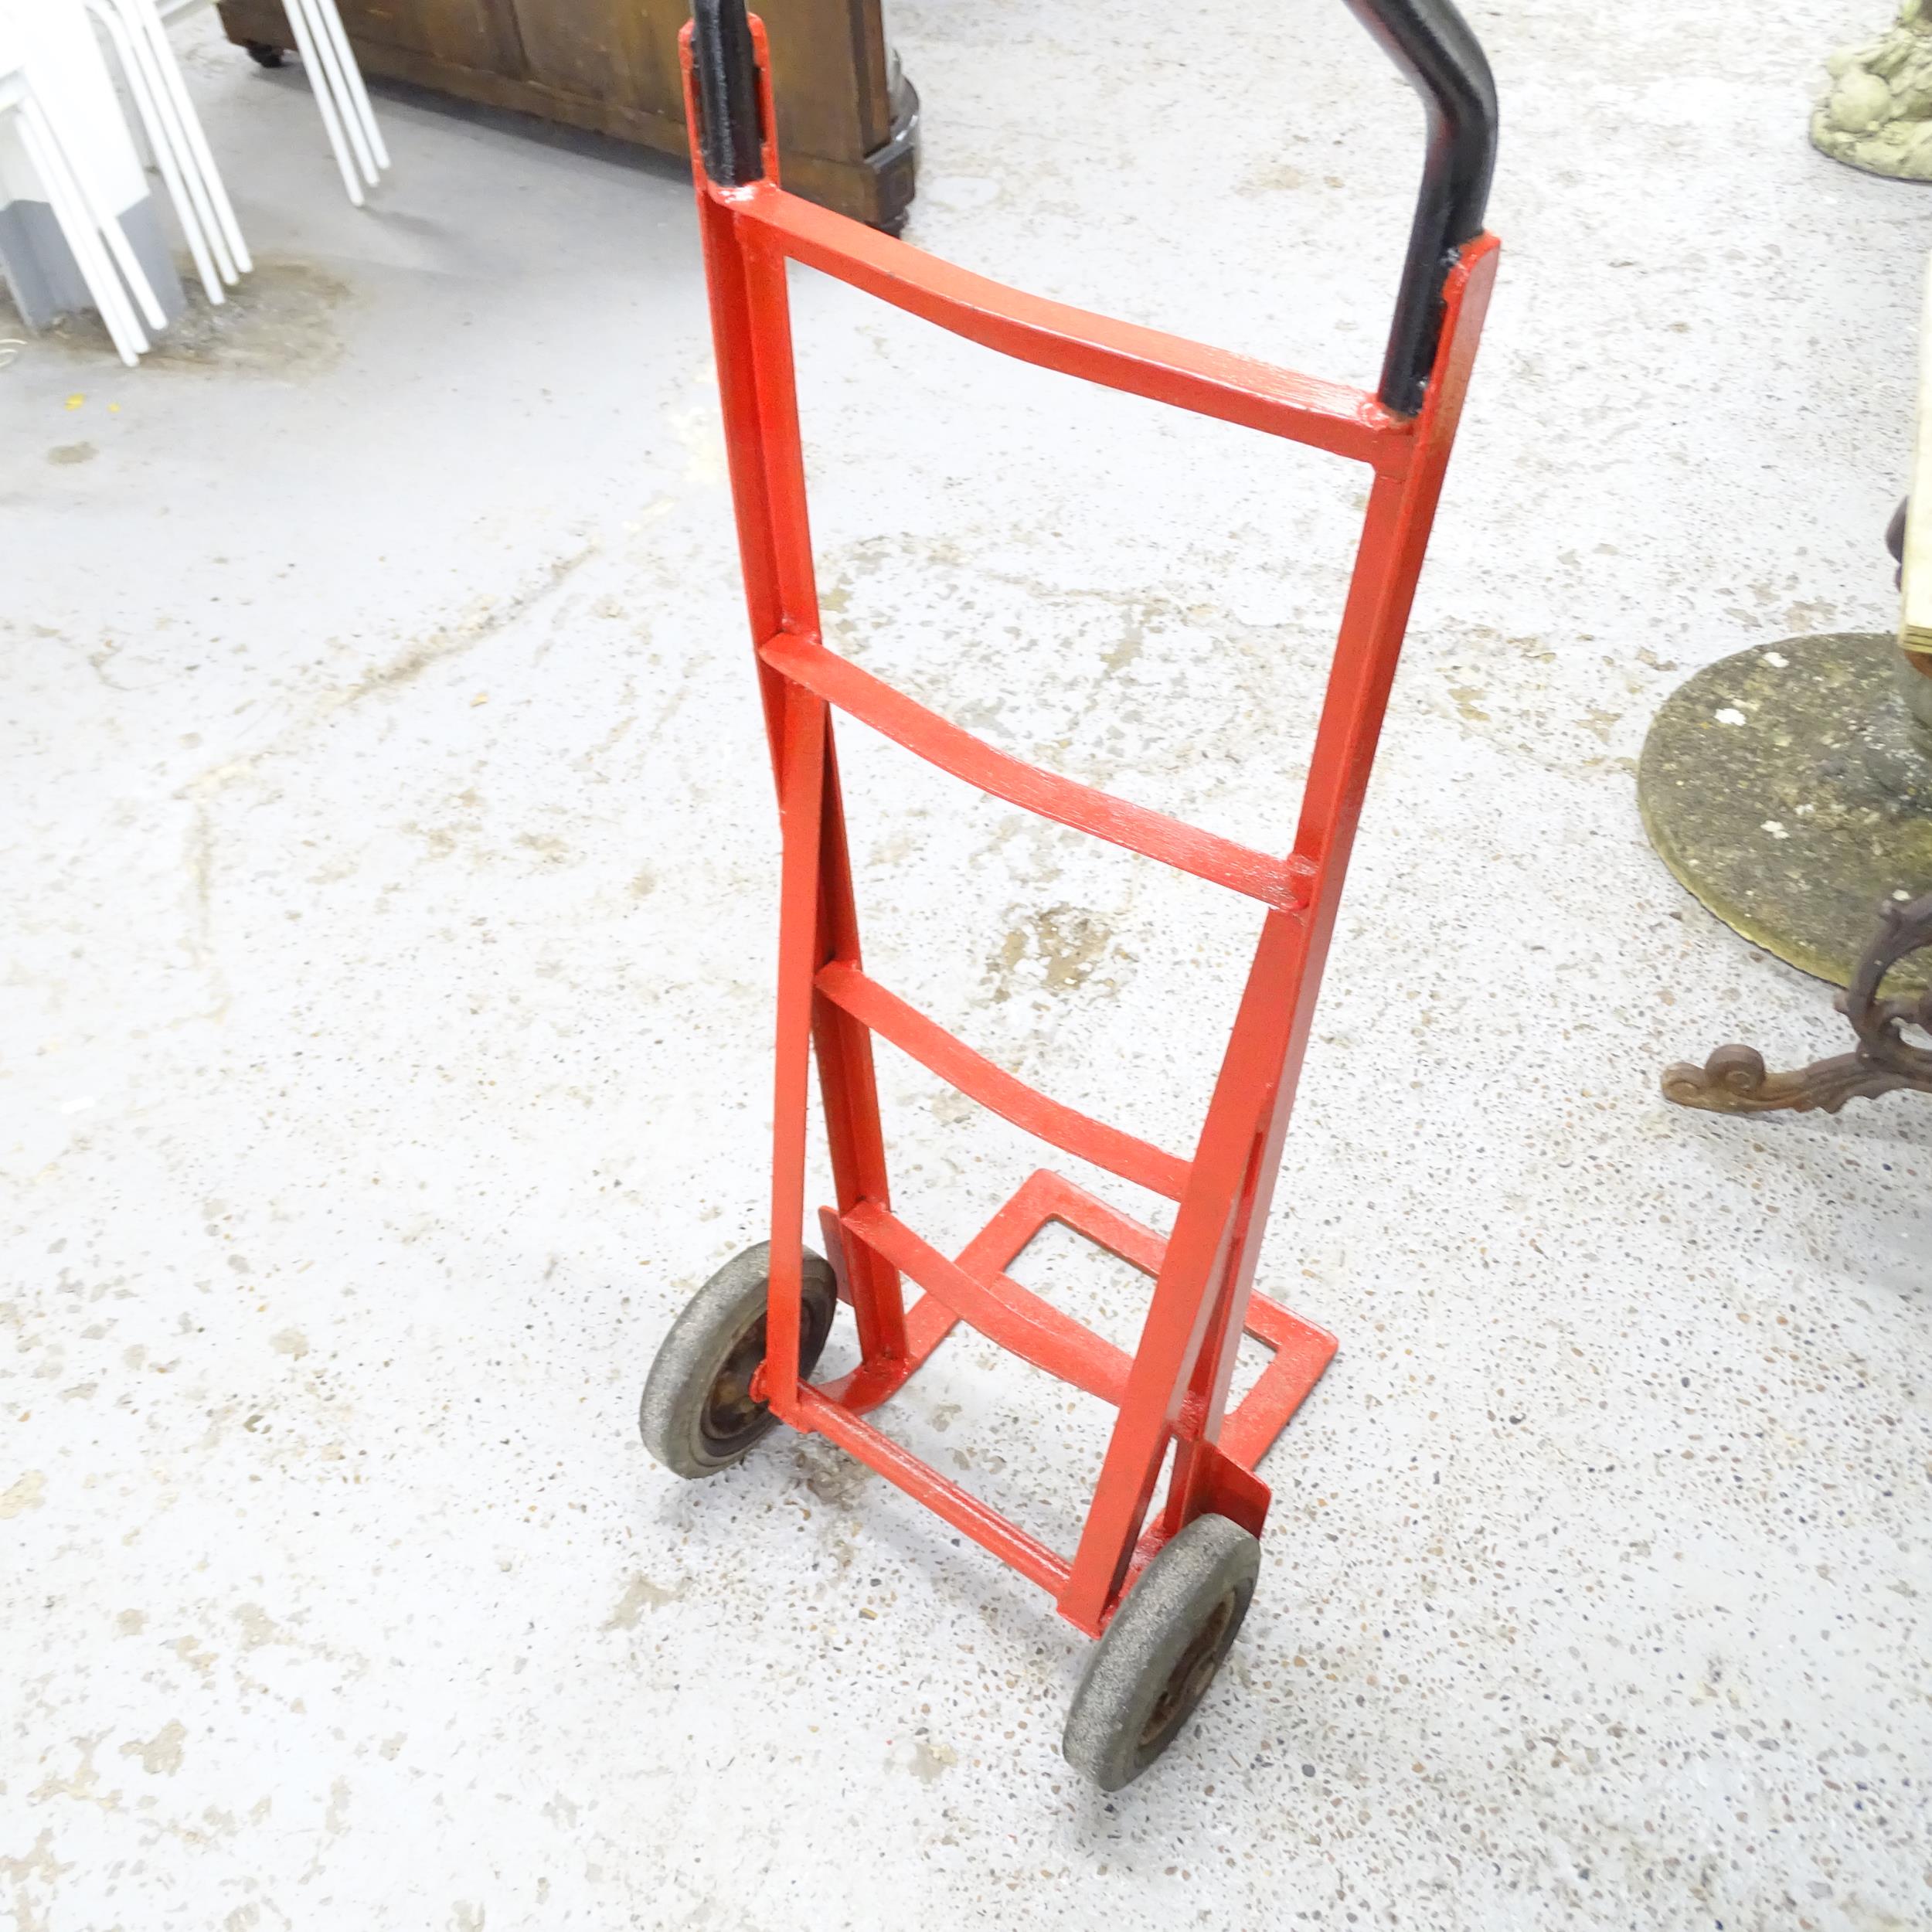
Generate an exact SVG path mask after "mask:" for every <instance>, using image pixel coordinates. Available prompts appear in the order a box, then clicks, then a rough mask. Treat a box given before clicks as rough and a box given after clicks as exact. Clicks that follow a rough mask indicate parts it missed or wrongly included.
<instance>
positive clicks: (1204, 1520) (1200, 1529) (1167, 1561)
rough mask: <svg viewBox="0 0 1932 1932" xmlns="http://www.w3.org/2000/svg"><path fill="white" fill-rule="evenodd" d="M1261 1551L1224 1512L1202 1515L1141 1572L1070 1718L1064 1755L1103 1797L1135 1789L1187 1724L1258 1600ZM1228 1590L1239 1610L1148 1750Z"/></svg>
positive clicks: (1099, 1647)
mask: <svg viewBox="0 0 1932 1932" xmlns="http://www.w3.org/2000/svg"><path fill="white" fill-rule="evenodd" d="M1260 1566H1261V1546H1260V1544H1259V1543H1257V1541H1256V1540H1255V1539H1254V1538H1253V1536H1250V1535H1249V1533H1248V1532H1247V1531H1246V1530H1245V1529H1243V1528H1241V1526H1240V1525H1239V1524H1238V1523H1235V1522H1230V1521H1229V1519H1227V1518H1226V1517H1225V1516H1216V1515H1205V1516H1197V1517H1196V1519H1194V1521H1193V1522H1191V1523H1189V1525H1188V1526H1187V1527H1186V1528H1185V1529H1183V1530H1182V1532H1181V1533H1180V1534H1179V1536H1176V1537H1175V1538H1174V1539H1173V1540H1172V1542H1170V1543H1168V1544H1167V1545H1166V1546H1165V1547H1164V1548H1163V1549H1162V1550H1161V1551H1160V1552H1159V1553H1158V1555H1157V1556H1155V1559H1154V1560H1153V1561H1152V1562H1151V1563H1149V1564H1148V1566H1147V1568H1146V1569H1145V1570H1144V1571H1143V1572H1142V1573H1141V1578H1140V1580H1139V1582H1138V1583H1136V1584H1135V1585H1134V1588H1133V1589H1132V1590H1131V1591H1130V1592H1129V1593H1128V1598H1127V1600H1126V1602H1124V1604H1121V1607H1120V1608H1119V1609H1118V1610H1117V1611H1115V1612H1114V1621H1112V1622H1111V1624H1108V1625H1107V1629H1106V1631H1104V1633H1103V1634H1102V1635H1101V1638H1100V1641H1099V1642H1098V1643H1097V1644H1096V1645H1094V1653H1093V1655H1092V1656H1091V1657H1090V1658H1089V1659H1088V1660H1087V1669H1086V1672H1085V1673H1084V1674H1083V1675H1082V1677H1081V1679H1080V1688H1079V1689H1077V1691H1076V1692H1074V1693H1073V1704H1072V1706H1071V1707H1070V1709H1069V1710H1068V1712H1067V1714H1066V1731H1065V1732H1064V1733H1063V1736H1062V1737H1061V1740H1060V1749H1061V1750H1062V1752H1063V1753H1064V1755H1065V1757H1066V1761H1067V1762H1068V1763H1069V1764H1071V1765H1072V1766H1073V1768H1074V1769H1075V1770H1077V1771H1079V1772H1081V1773H1082V1774H1083V1775H1085V1776H1086V1777H1090V1778H1091V1779H1092V1780H1093V1781H1094V1783H1095V1784H1097V1785H1098V1786H1099V1787H1100V1789H1101V1790H1102V1791H1118V1790H1120V1789H1121V1787H1122V1786H1123V1785H1124V1784H1131V1783H1132V1782H1133V1781H1134V1779H1135V1778H1137V1777H1139V1776H1140V1774H1141V1772H1143V1771H1144V1770H1146V1769H1147V1768H1148V1766H1149V1765H1150V1764H1152V1763H1153V1762H1154V1760H1155V1759H1156V1758H1157V1757H1159V1756H1160V1755H1161V1753H1162V1752H1163V1751H1164V1750H1166V1749H1167V1747H1168V1745H1169V1744H1170V1743H1172V1742H1173V1740H1174V1739H1175V1737H1177V1736H1179V1734H1180V1733H1181V1732H1182V1731H1183V1730H1185V1729H1186V1727H1187V1725H1188V1723H1189V1719H1191V1718H1192V1716H1193V1713H1194V1712H1195V1710H1196V1709H1198V1708H1199V1704H1200V1701H1201V1699H1202V1697H1203V1696H1206V1691H1207V1689H1208V1688H1209V1686H1210V1685H1211V1684H1212V1682H1213V1674H1214V1673H1218V1672H1219V1668H1220V1665H1221V1663H1222V1662H1223V1660H1224V1659H1225V1658H1226V1655H1227V1653H1228V1651H1229V1650H1230V1648H1231V1647H1232V1646H1233V1642H1234V1639H1235V1636H1236V1633H1237V1632H1238V1631H1240V1628H1241V1623H1242V1620H1243V1618H1244V1617H1246V1616H1247V1611H1248V1605H1249V1604H1250V1602H1251V1601H1252V1600H1253V1596H1254V1585H1255V1580H1256V1578H1257V1577H1258V1576H1259V1575H1260ZM1230 1590H1231V1591H1232V1592H1233V1611H1232V1614H1231V1615H1230V1618H1229V1621H1228V1622H1227V1624H1226V1629H1225V1631H1224V1632H1223V1634H1222V1635H1221V1636H1220V1638H1219V1642H1218V1645H1217V1647H1216V1655H1215V1657H1214V1662H1213V1672H1211V1673H1210V1675H1209V1678H1208V1679H1207V1681H1206V1682H1205V1683H1203V1684H1202V1687H1201V1689H1200V1690H1199V1692H1197V1693H1196V1696H1195V1698H1194V1699H1193V1700H1192V1702H1189V1704H1188V1706H1187V1707H1186V1708H1185V1709H1183V1710H1182V1711H1181V1712H1180V1713H1179V1715H1178V1716H1177V1717H1175V1719H1173V1720H1172V1723H1170V1724H1168V1726H1167V1727H1166V1728H1165V1734H1164V1735H1162V1736H1159V1737H1158V1738H1157V1739H1156V1740H1154V1742H1153V1743H1152V1745H1151V1748H1148V1747H1147V1746H1146V1743H1145V1740H1144V1736H1143V1733H1144V1732H1145V1730H1146V1728H1147V1726H1148V1724H1149V1723H1150V1722H1151V1719H1152V1716H1153V1714H1154V1712H1155V1706H1156V1705H1157V1703H1158V1702H1159V1700H1160V1698H1161V1694H1162V1689H1163V1688H1164V1687H1165V1685H1167V1683H1168V1679H1169V1678H1170V1677H1171V1676H1172V1675H1173V1674H1174V1673H1175V1670H1176V1668H1177V1667H1178V1666H1179V1664H1180V1662H1182V1658H1184V1657H1185V1654H1186V1652H1187V1651H1188V1648H1189V1645H1190V1644H1191V1642H1192V1640H1193V1638H1194V1637H1195V1635H1196V1633H1197V1632H1198V1631H1200V1630H1201V1629H1202V1627H1203V1625H1204V1624H1206V1622H1207V1621H1209V1619H1210V1618H1212V1617H1213V1616H1214V1615H1215V1614H1216V1611H1217V1609H1218V1607H1219V1605H1220V1604H1222V1602H1223V1600H1224V1599H1226V1597H1227V1596H1228V1594H1229V1593H1230Z"/></svg>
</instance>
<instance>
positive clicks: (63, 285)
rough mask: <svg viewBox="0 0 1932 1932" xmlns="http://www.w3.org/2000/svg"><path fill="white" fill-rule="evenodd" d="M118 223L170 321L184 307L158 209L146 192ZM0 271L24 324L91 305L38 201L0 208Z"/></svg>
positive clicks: (43, 323)
mask: <svg viewBox="0 0 1932 1932" xmlns="http://www.w3.org/2000/svg"><path fill="white" fill-rule="evenodd" d="M121 228H122V230H123V231H124V233H126V235H127V237H128V247H131V249H132V250H134V259H135V260H137V261H138V262H139V263H140V264H141V269H142V270H143V272H144V273H145V274H146V276H147V277H148V281H150V282H151V283H152V284H154V291H155V300H156V301H158V302H159V303H160V304H161V307H162V313H163V314H164V315H165V316H166V317H167V318H168V320H169V321H171V322H172V321H175V319H176V318H178V317H179V316H180V315H182V313H183V312H184V311H185V310H186V308H187V307H188V297H187V294H186V292H185V291H184V290H183V289H182V285H181V277H180V276H179V275H178V274H176V273H175V263H174V257H173V256H172V253H170V252H169V250H168V237H167V234H166V233H165V230H163V229H162V225H161V212H160V210H159V209H158V208H156V206H155V202H154V199H153V197H152V196H148V197H146V198H145V199H142V200H141V201H138V202H136V203H135V204H134V206H133V207H131V208H130V209H126V210H124V212H123V213H122V215H121ZM0 273H4V274H5V277H6V281H7V286H8V287H9V289H10V290H12V293H13V300H14V306H15V308H18V309H19V311H20V318H21V320H22V321H24V322H25V323H26V325H27V326H28V328H35V329H39V328H46V327H47V326H48V325H49V324H50V323H52V322H53V321H57V320H58V319H59V318H60V317H61V316H63V315H71V314H72V313H73V311H75V310H77V309H84V308H92V307H93V306H94V304H93V302H92V301H91V300H90V298H89V297H88V294H87V284H86V283H85V282H84V281H82V280H81V279H80V268H79V267H78V266H77V264H76V263H75V260H74V258H73V255H72V253H70V251H69V250H68V247H67V244H66V241H65V240H64V239H63V237H62V235H61V233H60V223H58V222H57V221H56V220H55V219H54V214H53V209H51V208H50V207H49V206H48V205H47V204H46V202H44V201H15V202H9V203H8V204H7V206H5V208H0Z"/></svg>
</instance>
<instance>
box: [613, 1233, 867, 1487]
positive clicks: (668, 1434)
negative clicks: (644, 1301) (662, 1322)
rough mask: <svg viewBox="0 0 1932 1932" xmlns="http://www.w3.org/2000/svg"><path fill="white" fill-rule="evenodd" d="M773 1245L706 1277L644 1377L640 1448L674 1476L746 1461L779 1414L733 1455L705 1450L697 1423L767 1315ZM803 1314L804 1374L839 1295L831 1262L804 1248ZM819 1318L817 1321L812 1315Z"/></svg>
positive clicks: (751, 1250) (749, 1251) (709, 1472)
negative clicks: (723, 1372) (727, 1367)
mask: <svg viewBox="0 0 1932 1932" xmlns="http://www.w3.org/2000/svg"><path fill="white" fill-rule="evenodd" d="M770 1249H771V1243H770V1242H768V1241H760V1242H758V1243H756V1244H755V1245H754V1246H753V1247H748V1248H746V1249H743V1250H741V1251H740V1253H736V1254H734V1255H733V1257H731V1259H730V1260H729V1261H727V1262H726V1263H725V1264H724V1266H723V1267H721V1268H719V1270H718V1271H717V1272H716V1274H714V1275H713V1276H712V1277H711V1278H710V1280H709V1281H707V1282H706V1284H704V1286H703V1287H701V1288H700V1289H699V1291H698V1292H697V1293H696V1294H695V1295H693V1296H692V1298H691V1299H690V1301H688V1302H687V1303H686V1304H685V1308H684V1311H683V1312H682V1314H681V1315H679V1317H678V1318H677V1320H676V1321H674V1322H672V1325H671V1328H670V1332H668V1334H667V1335H665V1338H664V1340H663V1342H662V1344H661V1345H660V1346H659V1348H658V1353H657V1358H656V1359H655V1361H653V1362H652V1363H651V1372H650V1374H649V1375H648V1376H647V1377H646V1378H645V1385H644V1399H643V1400H642V1401H641V1403H639V1404H638V1432H639V1433H640V1434H641V1435H642V1436H643V1437H644V1446H645V1447H646V1448H647V1449H648V1450H649V1451H651V1454H652V1455H654V1456H655V1458H657V1459H658V1461H659V1462H661V1463H662V1464H664V1466H665V1468H667V1469H668V1470H669V1471H672V1474H673V1475H679V1476H685V1477H688V1478H693V1479H695V1478H699V1477H702V1476H713V1475H716V1474H717V1473H718V1471H719V1470H721V1469H728V1468H730V1467H731V1466H732V1464H734V1463H736V1462H739V1461H743V1458H744V1457H745V1455H746V1454H747V1453H748V1452H749V1451H750V1449H751V1447H752V1446H753V1443H754V1442H756V1441H757V1439H758V1437H762V1436H764V1434H767V1432H768V1431H769V1430H770V1428H771V1427H772V1425H773V1424H774V1423H775V1422H776V1421H777V1417H776V1416H774V1415H772V1414H771V1413H770V1411H769V1410H767V1412H766V1416H765V1419H764V1422H763V1423H762V1424H761V1425H760V1427H759V1428H758V1430H757V1434H755V1435H753V1436H752V1437H750V1438H748V1439H747V1440H745V1441H744V1442H743V1444H742V1445H741V1446H740V1447H739V1448H738V1449H737V1450H736V1452H735V1453H733V1454H730V1455H728V1456H723V1457H720V1456H718V1455H716V1454H713V1453H708V1451H707V1447H706V1438H705V1436H704V1433H703V1430H702V1417H703V1415H704V1411H705V1405H706V1402H707V1400H709V1396H710V1393H711V1390H712V1387H713V1384H714V1383H716V1379H717V1377H718V1375H719V1370H720V1369H721V1367H722V1366H723V1364H724V1362H725V1361H726V1358H727V1357H728V1356H729V1355H730V1353H731V1352H732V1350H733V1348H734V1347H735V1346H736V1345H737V1343H738V1342H740V1339H742V1338H743V1336H744V1335H745V1334H746V1333H747V1332H748V1331H749V1329H750V1328H751V1327H752V1325H753V1324H754V1323H756V1322H757V1321H761V1320H762V1319H763V1318H764V1313H765V1298H766V1292H767V1283H768V1281H769V1278H770ZM804 1291H805V1304H806V1308H805V1312H806V1316H807V1320H806V1322H805V1327H804V1335H802V1337H801V1342H802V1348H801V1355H800V1359H799V1365H798V1366H799V1369H800V1372H801V1374H804V1375H809V1374H810V1373H811V1371H812V1369H814V1368H815V1366H817V1365H818V1356H819V1354H820V1352H821V1351H822V1350H823V1349H824V1347H825V1340H826V1338H827V1336H828V1335H829V1334H830V1332H831V1329H832V1315H833V1313H834V1311H835V1308H836V1304H837V1302H838V1282H837V1281H836V1279H835V1277H834V1276H833V1274H832V1268H831V1266H830V1264H828V1262H826V1260H825V1259H824V1257H822V1256H820V1255H817V1254H815V1253H813V1252H812V1251H811V1249H809V1248H808V1249H806V1250H805V1264H804ZM815 1311H816V1313H817V1315H818V1317H819V1319H818V1321H817V1322H816V1324H815V1323H814V1321H813V1320H812V1316H813V1315H814V1313H815Z"/></svg>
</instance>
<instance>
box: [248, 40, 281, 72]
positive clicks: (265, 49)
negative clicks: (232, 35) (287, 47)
mask: <svg viewBox="0 0 1932 1932" xmlns="http://www.w3.org/2000/svg"><path fill="white" fill-rule="evenodd" d="M245 44H246V46H247V49H248V57H249V59H250V60H252V61H253V62H254V63H255V65H256V66H258V67H279V66H281V64H282V63H283V62H284V60H287V57H288V56H287V55H286V54H285V53H283V51H282V50H281V48H280V47H271V46H270V45H269V44H268V43H267V41H266V40H250V41H248V42H247V43H245Z"/></svg>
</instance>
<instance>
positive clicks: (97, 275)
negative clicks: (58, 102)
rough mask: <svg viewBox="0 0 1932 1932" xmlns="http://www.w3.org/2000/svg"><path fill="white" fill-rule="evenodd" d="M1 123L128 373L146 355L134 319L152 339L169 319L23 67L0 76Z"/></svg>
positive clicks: (115, 218)
mask: <svg viewBox="0 0 1932 1932" xmlns="http://www.w3.org/2000/svg"><path fill="white" fill-rule="evenodd" d="M0 120H5V121H9V122H10V123H11V124H12V127H13V128H14V130H15V132H16V133H17V134H19V138H20V146H21V148H22V151H23V152H24V153H25V155H26V158H27V164H28V165H29V167H31V168H32V170H33V172H35V174H36V175H38V176H39V179H40V185H41V187H42V188H43V189H44V190H45V191H46V197H47V205H48V206H49V208H51V209H53V216H54V219H55V221H56V223H59V225H60V233H61V236H62V238H63V240H65V241H66V244H67V248H68V251H69V252H70V253H71V254H72V255H73V259H74V264H75V266H76V267H77V268H79V270H80V277H81V280H82V281H83V283H84V284H86V286H87V293H88V294H89V296H90V298H92V300H93V301H94V307H95V308H97V309H98V310H99V311H100V319H101V321H103V322H104V323H105V324H106V325H107V333H108V335H109V336H110V338H111V339H112V341H113V342H114V348H115V350H116V351H117V353H118V354H119V355H120V357H121V360H122V361H123V362H125V363H126V364H127V365H128V367H129V368H130V369H131V368H133V366H134V363H135V362H136V361H137V360H138V358H139V357H140V356H141V355H143V354H144V353H145V352H146V350H147V349H148V338H147V336H146V335H145V334H144V333H143V332H142V330H141V316H145V318H147V321H148V327H149V328H153V329H155V330H157V331H158V330H161V329H163V328H166V327H167V326H168V317H167V315H166V313H165V311H164V310H163V309H162V306H161V303H160V301H159V300H158V298H156V296H155V291H154V286H153V284H151V282H150V281H148V277H147V276H146V275H145V274H144V273H143V272H142V270H141V264H140V262H139V261H138V260H136V258H135V256H134V250H133V248H132V247H130V246H129V243H128V236H127V233H126V231H125V230H124V229H123V228H122V227H121V222H120V219H119V217H118V216H117V215H116V214H115V213H114V210H113V209H111V208H107V207H104V206H102V205H101V203H100V199H99V197H98V196H97V194H96V192H95V191H94V188H93V186H92V185H91V183H90V180H89V177H88V173H87V169H85V168H80V167H77V166H76V165H74V161H73V153H72V151H71V148H70V145H69V143H68V141H66V139H65V138H63V130H62V129H61V128H60V126H59V125H58V124H56V118H55V117H54V116H53V115H52V114H49V112H48V111H47V107H46V104H45V103H44V102H43V100H42V99H41V98H40V97H39V94H36V92H35V90H34V87H33V82H32V76H31V73H29V70H27V69H26V67H24V66H15V67H13V68H12V69H11V70H9V71H6V72H4V73H0ZM117 270H118V271H119V272H118V274H117V273H116V271H117ZM130 291H131V293H132V295H133V301H129V299H128V298H129V294H130ZM136 304H138V306H139V308H140V315H136V314H135V305H136Z"/></svg>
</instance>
